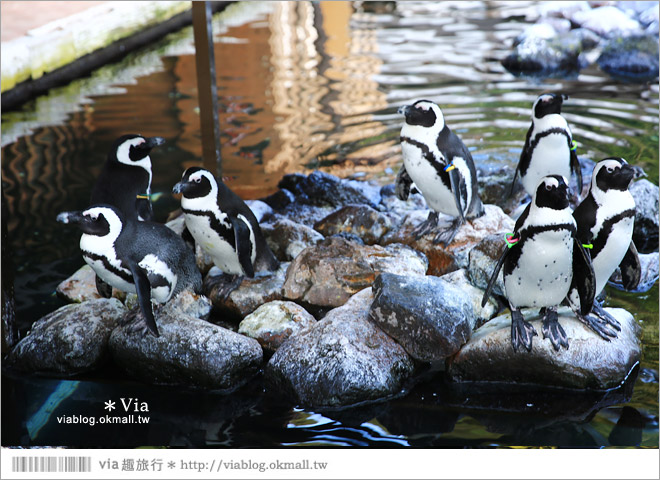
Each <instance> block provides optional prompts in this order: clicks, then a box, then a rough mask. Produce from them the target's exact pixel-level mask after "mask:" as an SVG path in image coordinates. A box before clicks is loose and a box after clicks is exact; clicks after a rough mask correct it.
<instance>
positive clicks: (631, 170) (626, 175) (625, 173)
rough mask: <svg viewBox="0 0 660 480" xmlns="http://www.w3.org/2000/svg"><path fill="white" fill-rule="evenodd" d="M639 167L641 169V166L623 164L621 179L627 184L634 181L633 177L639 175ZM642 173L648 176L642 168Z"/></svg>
mask: <svg viewBox="0 0 660 480" xmlns="http://www.w3.org/2000/svg"><path fill="white" fill-rule="evenodd" d="M638 169H639V170H641V169H640V168H639V167H632V166H630V165H628V164H627V163H625V164H623V165H622V166H621V173H620V175H621V179H622V180H623V181H624V182H625V183H626V184H628V185H629V184H630V182H631V181H632V179H633V178H636V177H637V174H638V173H637V172H638ZM642 173H643V174H644V176H646V173H644V170H642Z"/></svg>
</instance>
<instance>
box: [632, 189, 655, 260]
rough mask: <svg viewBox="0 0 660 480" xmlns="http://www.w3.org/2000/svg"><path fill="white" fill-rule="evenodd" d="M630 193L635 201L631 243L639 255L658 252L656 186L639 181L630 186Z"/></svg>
mask: <svg viewBox="0 0 660 480" xmlns="http://www.w3.org/2000/svg"><path fill="white" fill-rule="evenodd" d="M630 193H631V194H632V196H633V198H634V199H635V208H636V212H635V229H634V231H633V241H634V242H635V246H636V247H637V250H638V251H639V252H640V253H652V252H654V251H657V250H658V229H659V228H660V224H659V223H658V212H659V208H658V196H659V195H660V190H659V189H658V186H657V185H654V184H652V183H651V182H649V181H648V180H645V179H643V180H639V181H637V182H635V183H633V184H632V185H631V186H630Z"/></svg>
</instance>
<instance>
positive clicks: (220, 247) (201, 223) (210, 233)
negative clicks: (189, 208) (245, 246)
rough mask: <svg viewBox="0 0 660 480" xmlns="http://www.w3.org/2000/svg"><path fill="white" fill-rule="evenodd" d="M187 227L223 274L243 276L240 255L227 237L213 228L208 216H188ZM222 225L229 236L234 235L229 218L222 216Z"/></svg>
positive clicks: (186, 216)
mask: <svg viewBox="0 0 660 480" xmlns="http://www.w3.org/2000/svg"><path fill="white" fill-rule="evenodd" d="M185 219H186V227H188V230H189V231H190V233H191V235H192V236H193V238H194V239H195V242H196V243H197V244H198V245H199V246H200V247H201V248H202V249H203V250H204V251H205V252H206V253H207V254H208V255H209V256H210V257H211V258H212V259H213V263H214V264H215V265H216V266H217V267H218V268H219V269H220V270H222V271H223V272H225V273H228V274H232V275H243V274H244V272H243V268H242V267H241V264H240V262H239V260H238V253H237V251H236V250H235V249H234V247H233V246H232V245H231V244H230V243H229V242H228V241H227V239H226V238H225V237H223V236H222V235H220V234H219V233H218V232H217V231H216V230H215V229H213V228H212V227H211V221H210V219H209V217H208V216H206V215H194V214H188V213H187V214H186V215H185ZM219 220H220V223H221V224H223V225H225V226H226V227H227V228H228V230H227V232H228V234H229V235H232V236H233V235H234V232H233V230H232V227H231V223H230V222H229V220H228V219H227V216H226V215H225V214H223V213H221V214H220V218H219Z"/></svg>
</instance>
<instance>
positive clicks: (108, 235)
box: [57, 204, 202, 337]
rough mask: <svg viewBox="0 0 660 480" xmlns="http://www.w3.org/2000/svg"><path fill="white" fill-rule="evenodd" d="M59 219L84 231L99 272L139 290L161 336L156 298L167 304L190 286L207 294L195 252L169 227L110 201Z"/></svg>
mask: <svg viewBox="0 0 660 480" xmlns="http://www.w3.org/2000/svg"><path fill="white" fill-rule="evenodd" d="M57 221H58V222H61V223H65V224H74V225H76V226H78V228H80V229H81V230H82V232H83V234H82V236H81V237H80V250H81V251H82V256H83V259H84V260H85V262H86V263H87V264H88V265H89V266H91V267H92V269H93V270H94V272H96V275H97V276H99V277H100V278H101V279H102V280H103V281H104V282H106V283H108V284H109V285H111V286H112V287H115V288H117V289H119V290H121V291H124V292H128V293H137V296H138V303H139V305H140V311H141V312H142V316H143V320H144V323H145V324H146V328H147V330H148V331H149V332H150V333H151V334H153V335H154V336H156V337H158V336H159V333H158V327H157V326H156V321H155V319H154V314H153V310H152V305H151V301H152V300H154V301H155V302H157V303H165V302H167V301H168V300H170V299H171V298H172V297H173V296H174V295H177V294H178V293H179V292H181V291H183V290H185V289H191V290H193V291H194V292H195V293H200V292H201V288H202V275H201V274H200V272H199V270H198V269H197V265H196V263H195V255H194V254H193V252H192V251H191V250H190V248H188V247H187V246H186V244H185V243H184V241H183V239H182V238H181V237H179V236H178V235H177V234H176V233H174V232H173V231H172V230H170V229H169V228H167V227H166V226H165V225H161V224H158V223H154V222H149V221H144V222H139V221H137V219H136V218H134V217H132V216H130V215H129V216H124V214H123V213H122V212H121V211H120V210H119V209H118V208H116V207H114V206H112V205H107V204H101V205H93V206H91V207H89V208H88V209H87V210H84V211H71V212H62V213H60V214H59V215H58V216H57Z"/></svg>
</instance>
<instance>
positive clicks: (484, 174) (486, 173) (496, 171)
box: [477, 158, 527, 213]
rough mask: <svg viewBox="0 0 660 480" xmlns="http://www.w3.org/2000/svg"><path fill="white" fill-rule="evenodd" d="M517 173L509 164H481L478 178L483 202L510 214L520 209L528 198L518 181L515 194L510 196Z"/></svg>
mask: <svg viewBox="0 0 660 480" xmlns="http://www.w3.org/2000/svg"><path fill="white" fill-rule="evenodd" d="M517 161H518V159H517V158H516V162H517ZM515 171H516V167H515V166H512V165H509V164H503V163H493V162H490V163H480V164H479V165H478V166H477V176H478V178H479V197H481V201H482V202H483V203H484V204H492V205H497V206H498V207H500V208H501V209H502V210H503V211H504V212H506V213H510V212H511V211H513V210H514V209H515V208H516V207H518V206H519V205H520V204H521V202H522V201H523V200H524V199H525V198H526V197H527V192H525V189H524V188H523V186H522V183H520V180H519V179H517V180H516V184H515V185H514V187H513V194H512V195H510V192H511V183H512V182H513V177H514V175H515Z"/></svg>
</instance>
